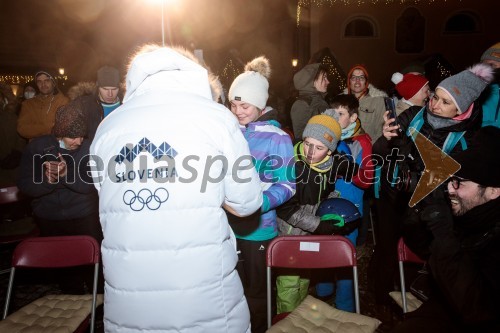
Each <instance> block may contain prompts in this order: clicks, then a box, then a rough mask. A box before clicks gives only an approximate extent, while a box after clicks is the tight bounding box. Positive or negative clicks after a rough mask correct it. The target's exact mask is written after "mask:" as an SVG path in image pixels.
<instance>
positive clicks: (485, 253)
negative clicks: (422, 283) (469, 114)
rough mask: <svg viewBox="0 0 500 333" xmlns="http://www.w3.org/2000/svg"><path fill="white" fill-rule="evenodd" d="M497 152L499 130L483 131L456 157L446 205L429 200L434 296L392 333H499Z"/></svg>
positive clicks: (426, 219)
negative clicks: (456, 168)
mask: <svg viewBox="0 0 500 333" xmlns="http://www.w3.org/2000/svg"><path fill="white" fill-rule="evenodd" d="M499 151H500V129H499V128H497V127H493V126H487V127H483V128H482V129H481V130H480V131H479V132H478V133H477V135H476V136H475V138H474V141H473V142H472V144H471V147H470V148H469V149H467V150H465V151H464V152H462V153H460V154H458V155H456V157H455V160H456V161H457V162H458V163H460V165H461V168H460V170H459V171H458V172H457V173H456V174H455V175H453V176H452V177H451V178H450V179H449V181H448V183H447V189H448V199H449V201H448V202H447V201H445V200H444V198H437V199H432V200H431V203H430V204H429V205H427V207H426V208H424V209H423V210H422V211H421V212H420V221H421V223H422V224H423V226H425V228H427V230H429V231H430V235H431V236H432V240H431V241H430V245H429V253H430V255H429V259H428V267H429V269H430V274H431V278H432V279H431V281H430V282H431V287H432V288H431V290H432V293H431V294H430V297H429V300H428V301H426V302H424V304H423V305H422V306H421V307H420V308H418V309H417V310H415V311H414V312H410V313H407V314H406V315H405V321H404V322H403V323H402V324H401V325H399V326H398V327H397V328H396V330H395V331H394V332H405V333H408V332H410V333H411V332H426V333H430V332H500V306H499V303H498V301H499V299H500V173H499V170H500V157H499V155H498V152H499ZM412 237H413V238H414V237H418V235H411V234H410V235H407V236H405V240H406V241H409V240H410V238H412Z"/></svg>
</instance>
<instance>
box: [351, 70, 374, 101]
mask: <svg viewBox="0 0 500 333" xmlns="http://www.w3.org/2000/svg"><path fill="white" fill-rule="evenodd" d="M356 69H359V70H361V71H362V72H363V74H364V75H365V77H366V86H365V90H364V91H363V92H362V94H361V95H362V96H363V95H365V94H366V92H367V91H368V85H369V84H370V82H369V81H368V78H369V77H368V71H367V70H366V68H365V66H363V65H354V66H353V67H352V68H351V69H350V70H349V73H348V74H347V93H348V94H352V92H351V85H350V84H349V83H350V82H349V80H350V79H351V75H352V73H353V72H354V71H355V70H356Z"/></svg>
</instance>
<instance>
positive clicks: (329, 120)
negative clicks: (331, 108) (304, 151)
mask: <svg viewBox="0 0 500 333" xmlns="http://www.w3.org/2000/svg"><path fill="white" fill-rule="evenodd" d="M341 134H342V129H341V128H340V125H339V123H338V122H337V121H336V120H335V119H333V117H330V116H327V115H325V114H320V115H317V116H314V117H312V118H311V119H309V121H308V122H307V125H306V128H305V129H304V132H303V133H302V139H305V138H313V139H316V140H318V141H320V142H321V143H322V144H324V145H325V146H326V147H327V148H328V150H330V151H335V149H337V144H338V142H339V140H340V136H341Z"/></svg>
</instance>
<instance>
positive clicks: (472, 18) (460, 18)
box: [444, 11, 481, 35]
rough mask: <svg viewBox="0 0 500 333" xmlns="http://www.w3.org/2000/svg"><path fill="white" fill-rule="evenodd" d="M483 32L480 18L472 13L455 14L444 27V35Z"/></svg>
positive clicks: (461, 12)
mask: <svg viewBox="0 0 500 333" xmlns="http://www.w3.org/2000/svg"><path fill="white" fill-rule="evenodd" d="M478 32H481V24H480V19H479V16H478V15H476V14H475V13H473V12H470V11H460V12H457V13H455V14H453V15H452V16H451V17H450V18H449V19H448V20H447V21H446V24H445V26H444V34H447V35H456V34H475V33H478Z"/></svg>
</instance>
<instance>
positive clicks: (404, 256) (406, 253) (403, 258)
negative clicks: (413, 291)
mask: <svg viewBox="0 0 500 333" xmlns="http://www.w3.org/2000/svg"><path fill="white" fill-rule="evenodd" d="M408 262H411V263H416V264H423V263H424V262H425V261H424V260H422V259H420V258H419V257H418V256H417V255H416V254H415V253H413V252H412V251H411V250H410V249H409V248H408V246H406V244H405V242H404V240H403V237H401V238H400V239H399V241H398V264H399V279H400V280H401V295H399V293H398V292H394V291H393V292H391V293H389V294H390V296H391V297H392V298H393V299H394V300H395V301H396V302H397V303H398V304H400V305H401V307H402V308H403V313H407V312H408V299H407V297H408V296H410V295H407V292H406V284H405V272H404V263H408ZM411 296H412V295H411ZM399 299H401V303H400V302H399ZM421 304H422V302H421V301H420V300H418V299H417V298H415V297H414V298H413V299H412V310H411V311H413V310H415V309H416V308H418V307H419V306H420V305H421Z"/></svg>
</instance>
